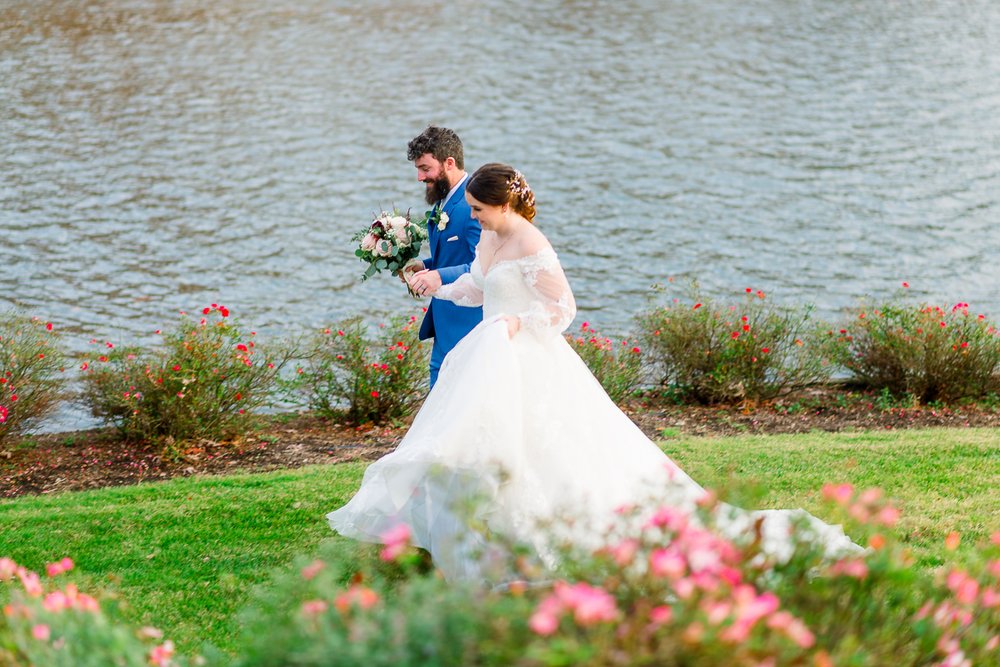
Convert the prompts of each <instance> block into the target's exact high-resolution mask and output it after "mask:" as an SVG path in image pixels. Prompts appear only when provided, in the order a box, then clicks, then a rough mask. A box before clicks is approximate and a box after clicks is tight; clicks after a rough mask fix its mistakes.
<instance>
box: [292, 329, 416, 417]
mask: <svg viewBox="0 0 1000 667" xmlns="http://www.w3.org/2000/svg"><path fill="white" fill-rule="evenodd" d="M416 321H417V318H416V316H412V317H394V318H392V319H391V320H390V321H389V323H388V324H384V325H380V326H379V327H378V328H377V329H376V335H375V336H374V337H373V336H371V333H370V332H371V329H370V327H369V326H368V325H367V324H366V323H365V322H364V321H362V320H361V319H359V318H356V319H352V320H350V321H348V322H346V323H344V324H343V325H342V326H339V327H330V328H328V329H324V330H323V331H322V333H320V334H318V335H317V336H316V337H315V338H314V339H313V341H312V343H311V344H309V345H308V346H307V347H306V350H307V353H306V356H305V362H304V364H303V365H302V367H301V368H300V369H299V372H298V374H297V377H295V378H293V379H292V380H290V381H286V382H285V383H284V384H285V387H286V389H287V391H288V396H289V397H290V400H291V401H292V402H293V403H296V404H298V405H304V406H306V407H308V408H310V409H311V410H314V411H316V413H318V414H319V415H321V416H324V417H333V418H340V417H344V418H346V419H347V420H348V421H350V422H352V423H356V424H360V423H364V422H372V423H375V424H382V423H385V422H389V421H392V420H395V419H399V418H402V417H405V416H406V415H408V414H410V413H411V412H412V411H413V409H414V408H415V407H416V406H417V404H418V403H419V402H420V401H421V399H422V398H423V396H424V393H425V392H426V383H427V376H428V369H427V351H426V349H425V346H424V345H423V343H421V342H420V340H419V327H418V325H417V323H416Z"/></svg>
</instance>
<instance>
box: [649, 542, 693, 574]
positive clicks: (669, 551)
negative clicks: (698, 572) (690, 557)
mask: <svg viewBox="0 0 1000 667" xmlns="http://www.w3.org/2000/svg"><path fill="white" fill-rule="evenodd" d="M649 567H650V570H651V571H652V573H653V574H654V575H656V576H658V577H667V578H668V579H679V578H681V577H683V576H684V573H685V572H686V571H687V561H686V560H685V559H684V557H683V556H681V555H680V554H679V553H678V552H677V550H676V549H675V548H673V547H667V548H665V549H664V548H660V549H654V550H653V551H652V553H650V554H649Z"/></svg>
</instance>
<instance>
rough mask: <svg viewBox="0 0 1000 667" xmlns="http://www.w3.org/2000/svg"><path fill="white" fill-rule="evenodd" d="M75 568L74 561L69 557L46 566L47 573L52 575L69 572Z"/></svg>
mask: <svg viewBox="0 0 1000 667" xmlns="http://www.w3.org/2000/svg"><path fill="white" fill-rule="evenodd" d="M72 569H73V561H72V560H71V559H69V558H63V559H62V560H60V561H56V562H55V563H49V564H48V565H46V566H45V573H46V574H48V575H49V576H50V577H57V576H59V575H60V574H62V573H63V572H69V571H70V570H72Z"/></svg>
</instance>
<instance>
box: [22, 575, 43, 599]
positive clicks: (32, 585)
mask: <svg viewBox="0 0 1000 667" xmlns="http://www.w3.org/2000/svg"><path fill="white" fill-rule="evenodd" d="M17 576H18V577H19V578H20V579H21V585H22V586H23V587H24V591H25V592H26V593H27V594H28V595H30V596H31V597H33V598H37V597H41V595H42V582H41V580H40V579H39V578H38V575H37V574H35V573H34V572H30V571H28V570H25V569H23V568H22V569H19V570H18V572H17Z"/></svg>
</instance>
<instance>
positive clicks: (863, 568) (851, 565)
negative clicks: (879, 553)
mask: <svg viewBox="0 0 1000 667" xmlns="http://www.w3.org/2000/svg"><path fill="white" fill-rule="evenodd" d="M830 575H831V576H834V577H839V576H843V577H852V578H854V579H864V578H865V577H867V576H868V564H867V563H865V561H863V560H861V559H860V558H844V559H842V560H838V561H837V562H836V563H834V564H833V565H831V566H830Z"/></svg>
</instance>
